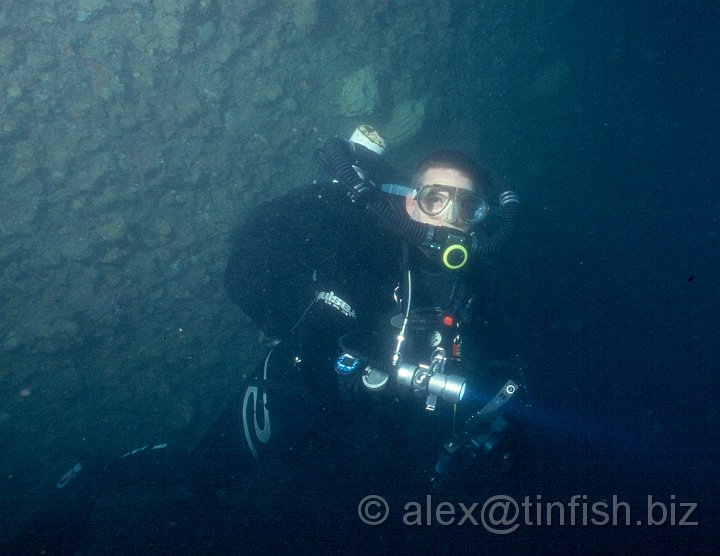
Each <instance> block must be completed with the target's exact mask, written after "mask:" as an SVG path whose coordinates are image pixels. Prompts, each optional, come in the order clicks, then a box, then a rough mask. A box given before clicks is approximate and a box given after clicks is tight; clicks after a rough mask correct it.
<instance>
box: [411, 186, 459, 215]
mask: <svg viewBox="0 0 720 556" xmlns="http://www.w3.org/2000/svg"><path fill="white" fill-rule="evenodd" d="M451 197H452V195H451V192H450V191H449V190H448V189H447V188H445V187H441V186H439V185H428V186H426V187H423V188H422V189H421V190H420V194H419V196H418V203H419V204H420V208H421V209H422V211H423V212H424V213H425V214H429V215H430V216H437V215H438V214H440V213H441V212H442V211H444V210H445V207H447V206H448V203H449V202H450V198H451Z"/></svg>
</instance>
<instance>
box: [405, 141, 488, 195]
mask: <svg viewBox="0 0 720 556" xmlns="http://www.w3.org/2000/svg"><path fill="white" fill-rule="evenodd" d="M431 168H452V169H454V170H457V171H458V172H460V173H461V174H463V175H465V176H467V177H468V178H470V181H472V183H473V186H474V187H475V191H476V192H478V193H480V194H483V193H486V192H487V190H488V189H489V188H490V174H489V173H488V172H487V171H486V170H485V169H483V168H482V167H481V166H480V165H479V164H478V163H477V162H475V161H474V160H473V159H472V158H470V157H469V156H468V155H466V154H464V153H461V152H459V151H453V150H449V149H441V150H437V151H433V152H431V153H430V154H429V155H427V156H425V157H424V158H423V159H422V160H420V162H419V163H418V165H417V167H416V168H415V172H413V178H412V185H413V186H414V187H417V186H419V185H421V184H420V177H421V176H422V175H423V174H424V173H425V172H427V171H428V170H430V169H431Z"/></svg>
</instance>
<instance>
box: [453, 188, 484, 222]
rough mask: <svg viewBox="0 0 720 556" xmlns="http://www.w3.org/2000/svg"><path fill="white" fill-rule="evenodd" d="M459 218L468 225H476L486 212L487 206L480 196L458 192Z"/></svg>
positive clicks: (466, 191) (461, 190)
mask: <svg viewBox="0 0 720 556" xmlns="http://www.w3.org/2000/svg"><path fill="white" fill-rule="evenodd" d="M458 205H459V208H460V216H461V217H462V219H463V220H465V222H467V223H468V224H477V223H478V222H480V221H481V220H482V219H483V218H485V216H486V215H487V212H488V208H489V207H488V204H487V203H486V202H485V199H483V198H482V197H481V196H480V195H478V194H477V193H473V192H472V191H468V190H465V189H460V190H458Z"/></svg>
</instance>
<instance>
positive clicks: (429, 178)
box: [405, 168, 473, 232]
mask: <svg viewBox="0 0 720 556" xmlns="http://www.w3.org/2000/svg"><path fill="white" fill-rule="evenodd" d="M427 185H446V186H449V187H451V188H456V189H467V190H468V191H473V185H472V182H471V181H470V178H468V177H467V176H466V175H465V174H463V173H461V172H459V171H457V170H455V169H454V168H429V169H427V170H426V171H425V172H424V173H423V174H422V175H421V176H420V180H419V181H418V182H417V184H416V186H417V187H418V188H422V187H423V186H427ZM456 199H457V197H454V198H452V199H451V200H450V201H449V202H448V203H447V206H446V207H445V208H444V209H443V210H442V212H440V213H439V214H436V215H434V216H431V215H430V214H427V213H426V212H425V211H423V210H421V209H420V206H419V205H418V202H417V201H416V200H415V199H413V198H411V197H406V198H405V210H407V213H408V214H409V215H410V218H412V219H413V220H416V221H417V222H421V223H423V224H432V225H433V226H446V227H448V228H454V229H456V230H460V231H462V232H467V231H468V229H469V228H470V226H469V225H468V223H467V222H465V221H464V220H463V219H462V217H461V216H460V211H459V210H458V207H457V204H456Z"/></svg>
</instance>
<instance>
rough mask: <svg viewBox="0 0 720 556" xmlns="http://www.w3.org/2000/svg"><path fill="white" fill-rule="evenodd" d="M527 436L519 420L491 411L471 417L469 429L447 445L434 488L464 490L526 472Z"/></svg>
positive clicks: (467, 427) (440, 457)
mask: <svg viewBox="0 0 720 556" xmlns="http://www.w3.org/2000/svg"><path fill="white" fill-rule="evenodd" d="M526 464H527V437H526V435H525V433H524V431H522V429H521V428H520V427H519V426H518V425H517V424H515V423H511V422H510V421H508V420H506V419H504V418H503V417H501V416H500V415H497V414H490V415H483V416H480V415H478V414H476V415H475V416H473V417H471V418H470V419H468V422H467V424H466V426H465V428H464V429H463V430H462V431H461V432H460V434H458V435H457V436H456V437H455V438H454V439H453V440H451V441H450V442H448V443H446V444H445V445H444V446H443V451H442V453H441V454H440V456H439V457H438V460H437V463H436V464H435V473H434V475H433V476H432V478H431V487H432V489H433V490H434V491H436V492H440V491H446V490H448V489H450V490H452V489H456V488H458V489H461V490H463V491H467V488H466V487H468V486H470V485H472V484H476V483H478V482H482V483H483V484H486V485H487V484H489V483H492V482H493V481H501V480H506V479H508V478H510V477H512V476H513V475H516V476H519V475H520V474H524V471H525V468H526Z"/></svg>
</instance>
